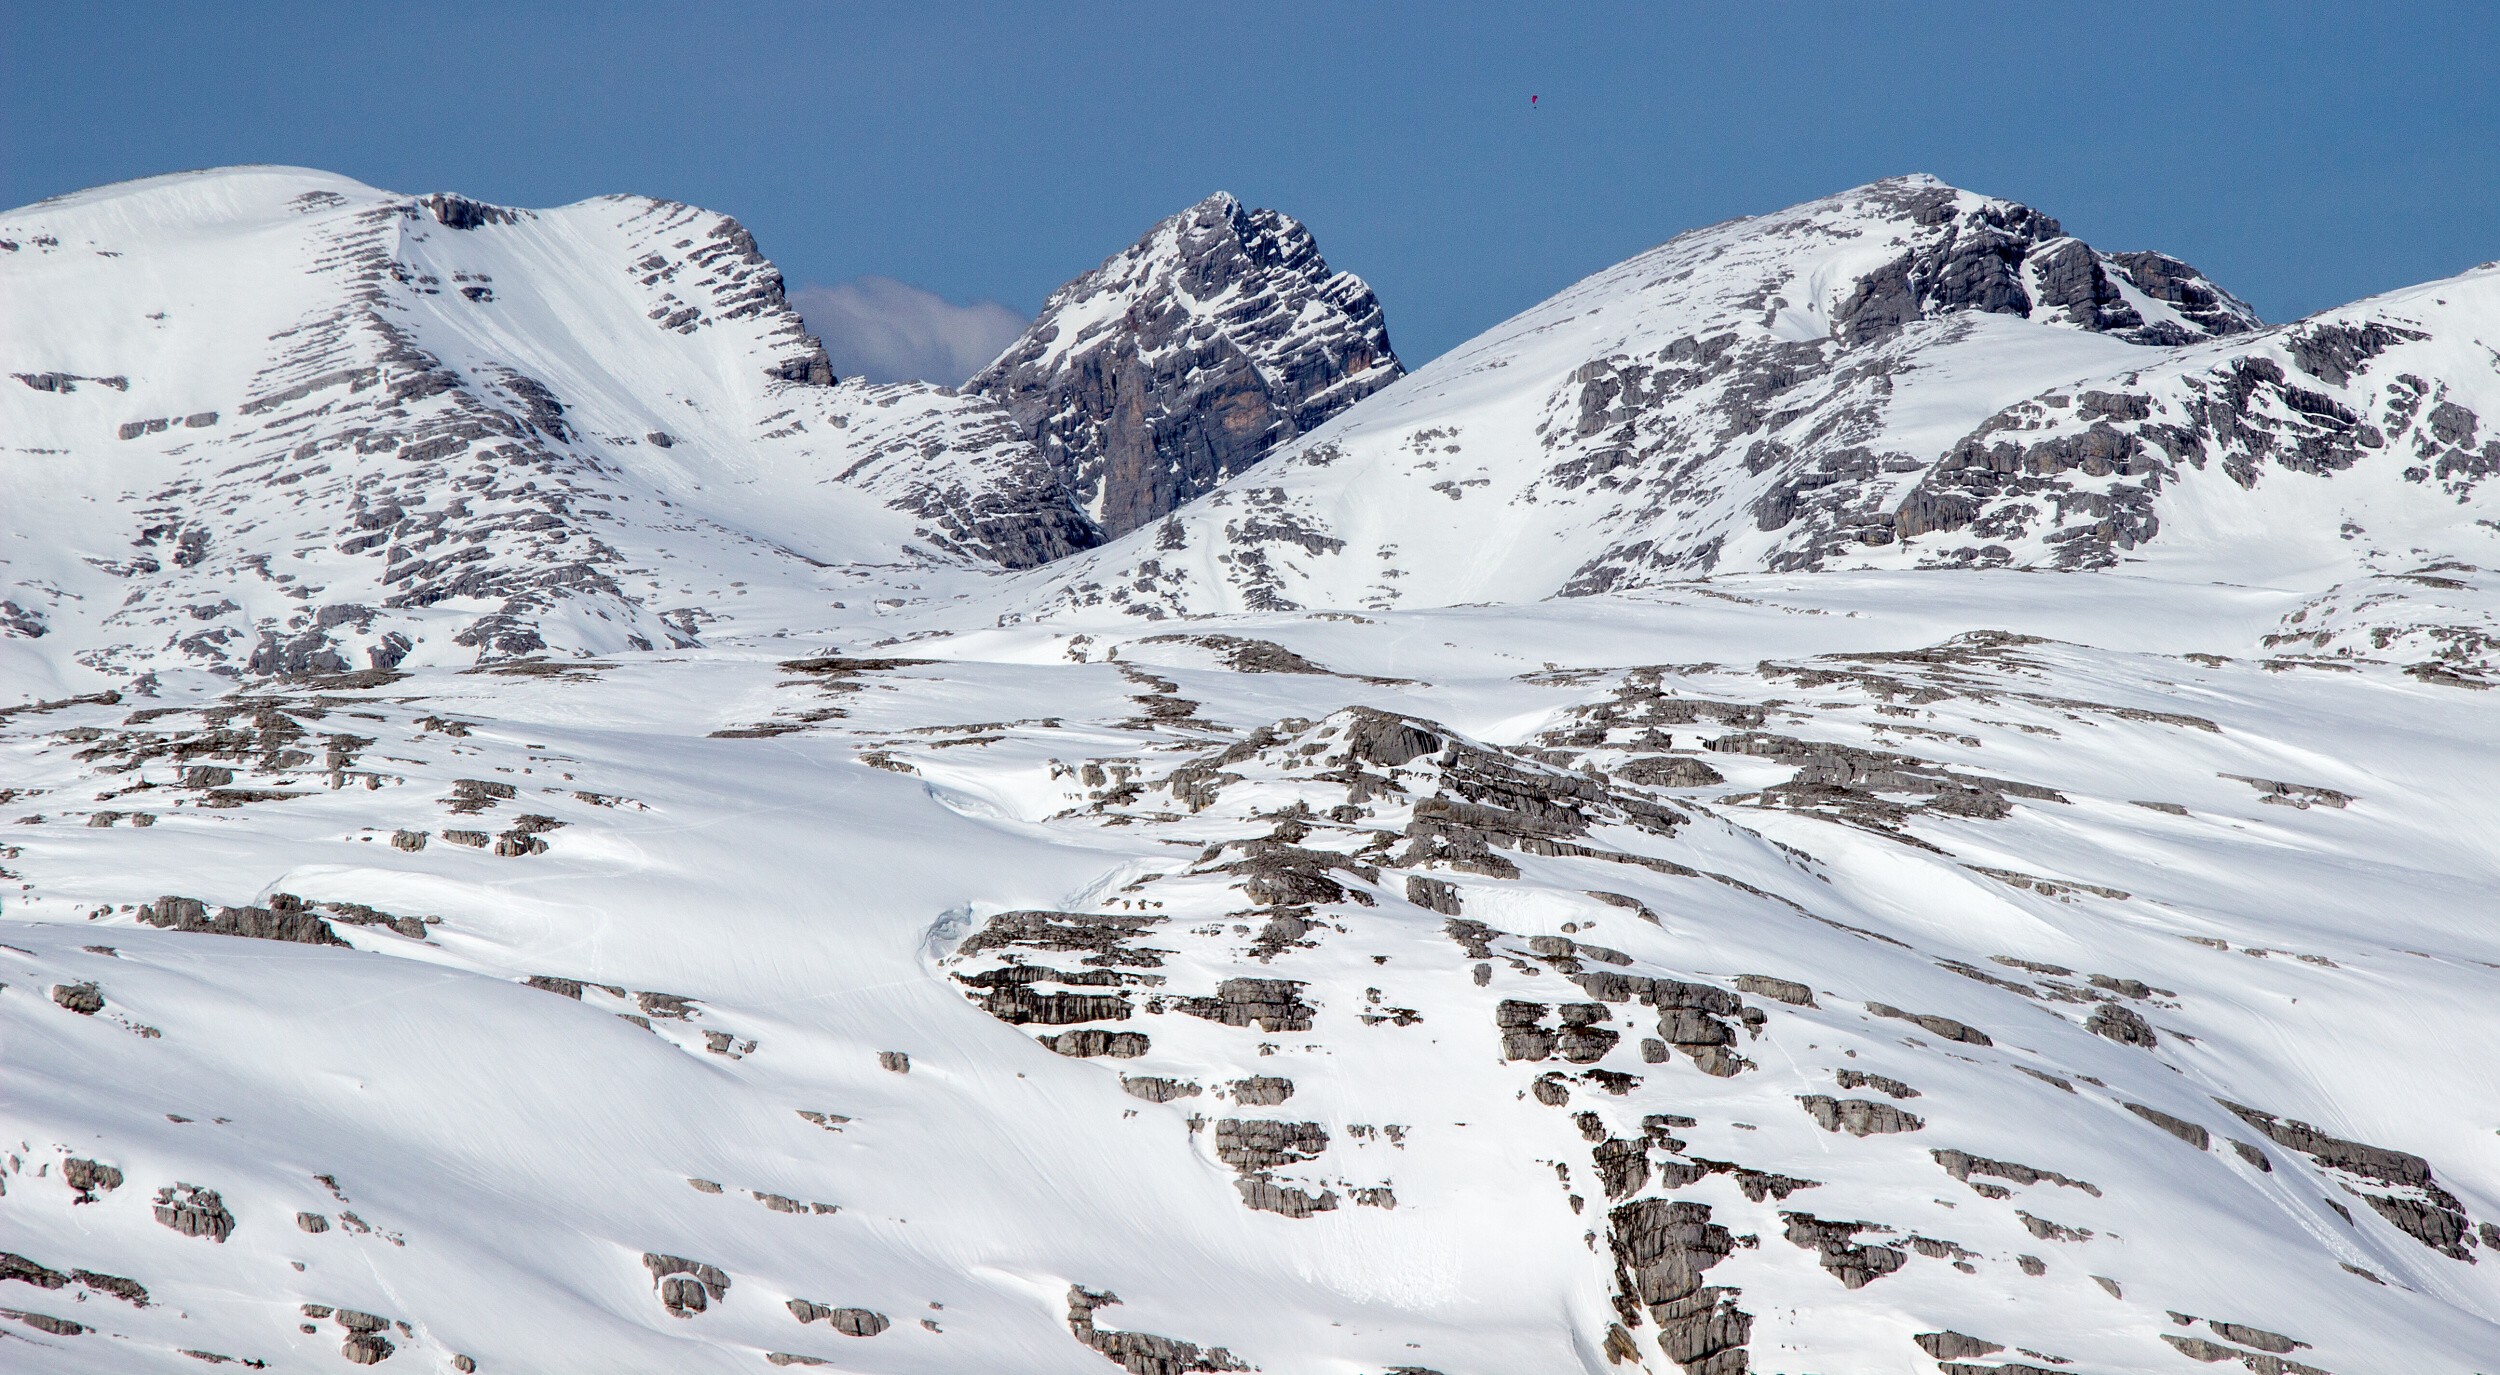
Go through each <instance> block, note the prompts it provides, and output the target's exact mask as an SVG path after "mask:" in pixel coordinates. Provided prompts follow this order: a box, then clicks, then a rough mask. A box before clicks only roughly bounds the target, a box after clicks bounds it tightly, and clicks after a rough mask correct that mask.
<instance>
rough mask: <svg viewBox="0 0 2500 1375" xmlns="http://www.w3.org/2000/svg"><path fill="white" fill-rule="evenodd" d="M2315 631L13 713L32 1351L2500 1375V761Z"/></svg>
mask: <svg viewBox="0 0 2500 1375" xmlns="http://www.w3.org/2000/svg"><path fill="white" fill-rule="evenodd" d="M2302 605H2303V599H2302V598H2301V597H2300V596H2299V595H2298V594H2295V593H2289V592H2258V591H2249V590H2232V589H2224V588H2214V587H2204V588H2199V587H2197V586H2195V585H2192V584H2185V583H2168V582H2153V581H2146V580H2139V579H2132V578H2126V577H2120V576H2108V575H2102V576H2090V577H2086V576H2068V577H2065V578H2057V579H2043V578H2041V577H2039V576H2037V575H2025V574H2020V573H2015V572H2010V571H2007V572H1989V571H1985V570H1962V571H1955V572H1948V573H1924V574H1888V575H1843V574H1828V573H1827V574H1818V575H1812V576H1799V577H1790V578H1762V577H1755V578H1736V579H1722V580H1719V581H1718V582H1716V583H1713V584H1710V585H1706V586H1694V587H1689V588H1683V589H1672V590H1668V591H1664V592H1661V593H1656V594H1649V595H1647V596H1644V597H1641V598H1620V597H1607V598H1591V599H1581V600H1578V601H1570V602H1560V603H1552V604H1548V605H1546V606H1543V607H1536V608H1510V609H1479V610H1464V611H1447V612H1399V613H1393V614H1388V615H1383V616H1376V617H1368V618H1366V617H1357V616H1350V615H1345V614H1342V613H1331V614H1325V615H1309V616H1298V615H1270V616H1265V617H1256V618H1235V619H1226V620H1214V621H1204V622H1194V623H1191V624H1190V625H1188V626H1186V627H1183V628H1180V629H1177V630H1174V629H1169V628H1147V627H1137V626H1135V625H1134V624H1133V623H1130V622H1126V621H1125V620H1124V619H1121V618H1111V619H1107V620H1103V621H1096V622H1092V623H1086V624H1082V625H1079V624H1068V625H1053V626H1049V627H1034V626H1016V625H1009V626H1005V627H997V628H975V627H984V626H986V618H984V617H981V616H979V615H978V614H977V613H975V612H974V611H973V610H971V609H970V608H963V609H956V608H954V607H953V606H952V604H951V603H947V602H937V603H931V604H929V605H928V606H926V607H923V608H918V609H914V608H909V607H906V608H902V609H899V610H885V611H880V610H878V609H875V608H872V607H868V606H866V605H862V606H859V607H856V608H854V609H852V610H850V611H848V612H845V613H843V615H844V616H845V617H847V619H846V620H844V621H843V622H842V623H841V624H839V625H836V626H833V627H831V628H829V630H828V631H827V634H828V635H829V636H831V638H829V639H826V640H822V641H815V642H809V641H799V640H788V639H780V640H776V639H773V638H769V637H766V638H761V639H758V640H754V641H731V642H727V643H714V644H713V645H711V646H709V647H707V648H703V649H688V650H681V651H675V652H670V653H659V654H650V655H631V656H620V657H616V658H610V659H582V660H555V659H543V658H542V659H538V660H532V661H525V662H518V663H511V664H505V665H501V666H497V667H493V668H490V669H487V670H475V671H469V672H454V671H451V670H448V669H441V668H416V667H413V666H403V668H402V670H400V671H399V672H397V673H390V674H370V673H369V674H365V675H361V676H358V675H335V676H333V677H332V678H330V679H327V680H323V681H317V682H315V681H301V680H299V681H286V680H254V681H252V682H249V683H245V684H242V685H237V684H234V683H232V682H230V681H228V680H225V679H222V678H219V677H217V676H215V675H212V674H209V673H206V672H203V671H201V670H199V669H197V668H190V667H184V666H181V665H180V664H179V663H178V662H176V663H173V664H169V665H168V667H166V668H165V669H163V670H160V671H159V672H158V674H157V677H156V679H155V680H154V682H153V683H152V684H150V685H149V686H150V687H151V688H152V689H153V694H154V695H152V696H151V695H147V694H146V693H144V692H142V691H139V690H136V689H133V688H131V687H129V686H127V685H124V686H123V687H120V688H118V689H115V688H107V687H104V686H101V685H100V684H99V685H97V686H95V687H94V688H93V690H91V691H88V692H86V693H83V694H81V695H79V697H78V698H77V699H76V700H71V699H68V698H62V699H55V700H52V701H47V702H41V703H32V704H29V705H25V706H21V707H16V708H11V709H9V710H8V711H7V713H6V715H5V716H0V759H4V760H5V761H6V762H5V764H4V765H0V769H4V770H5V773H4V774H0V776H5V777H6V778H7V780H8V786H9V793H8V798H7V803H6V809H7V812H8V819H9V820H10V821H12V822H14V823H16V824H13V825H10V826H9V827H8V831H7V835H6V841H7V849H6V850H5V851H4V852H0V854H5V859H4V860H0V865H5V868H6V870H7V871H8V872H7V882H8V891H7V895H6V902H5V908H4V911H0V915H4V916H5V919H6V922H7V930H6V931H5V932H4V933H0V984H5V987H4V988H0V1037H5V1039H6V1044H7V1045H8V1046H9V1048H10V1049H9V1053H8V1054H7V1056H5V1057H0V1075H4V1076H5V1078H6V1084H5V1087H4V1088H0V1103H4V1104H5V1105H6V1106H5V1109H0V1118H4V1119H5V1120H4V1121H0V1128H4V1130H0V1136H5V1138H6V1139H5V1142H4V1143H0V1144H5V1146H6V1148H7V1149H6V1160H5V1173H0V1184H4V1185H5V1192H4V1193H0V1252H5V1253H6V1254H5V1255H4V1256H0V1308H5V1309H6V1310H7V1313H8V1314H9V1315H10V1317H11V1318H12V1319H13V1321H11V1322H9V1323H8V1325H7V1327H6V1328H5V1329H4V1330H6V1331H8V1332H9V1333H10V1336H9V1337H8V1338H6V1341H7V1344H8V1347H9V1349H13V1350H17V1351H19V1352H20V1362H21V1363H23V1362H25V1361H28V1360H32V1361H35V1362H36V1363H37V1364H40V1365H41V1366H42V1368H45V1369H59V1370H64V1371H78V1370H96V1371H104V1370H111V1371H123V1370H134V1369H155V1368H166V1369H189V1368H193V1361H192V1360H191V1359H187V1358H186V1357H185V1355H184V1353H194V1352H197V1353H207V1356H208V1357H228V1358H232V1359H234V1360H238V1361H245V1360H248V1361H259V1362H266V1363H267V1365H266V1368H269V1369H278V1370H297V1369H301V1370H313V1369H323V1368H330V1367H332V1366H334V1365H336V1364H338V1363H341V1362H364V1363H372V1362H376V1361H379V1362H382V1363H385V1364H387V1365H388V1366H389V1367H390V1368H397V1366H398V1365H401V1364H409V1365H410V1366H411V1368H420V1367H421V1368H427V1369H437V1368H458V1369H468V1368H471V1366H472V1365H473V1366H474V1368H476V1369H478V1370H486V1371H492V1370H505V1369H588V1368H598V1369H642V1368H662V1367H665V1368H669V1369H678V1370H711V1369H719V1370H736V1369H749V1368H754V1367H756V1366H758V1365H759V1364H760V1363H764V1362H771V1363H774V1364H778V1365H784V1366H788V1365H807V1364H812V1363H817V1362H823V1363H827V1364H829V1365H830V1366H831V1367H832V1368H871V1369H884V1370H895V1371H910V1370H927V1371H954V1370H965V1369H1015V1370H1065V1371H1069V1372H1071V1373H1072V1375H1081V1373H1082V1372H1087V1371H1100V1370H1110V1369H1114V1368H1120V1367H1125V1368H1127V1369H1131V1370H1154V1371H1172V1372H1179V1371H1194V1370H1213V1371H1220V1370H1234V1369H1258V1370H1271V1371H1281V1370H1305V1369H1323V1368H1343V1369H1348V1370H1360V1371H1373V1372H1387V1371H1391V1370H1405V1371H1424V1370H1430V1371H1438V1372H1443V1375H1462V1372H1476V1371H1497V1370H1522V1369H1544V1370H1550V1369H1572V1370H1589V1371H1596V1370H1606V1369H1623V1370H1639V1369H1647V1370H1653V1371H1660V1372H1678V1373H1679V1375H1689V1373H1690V1372H1705V1371H1706V1372H1714V1373H1717V1375H1725V1373H1726V1372H1734V1371H1741V1370H1765V1371H1767V1370H1792V1369H1835V1368H1850V1369H1898V1370H1903V1371H1914V1370H1937V1369H1941V1370H1943V1371H1947V1372H1952V1375H1969V1372H1972V1371H1985V1370H2015V1371H2023V1370H2026V1369H2051V1368H2055V1369H2072V1370H2078V1371H2118V1370H2166V1369H2174V1368H2176V1369H2196V1368H2199V1367H2198V1366H2197V1365H2196V1362H2198V1361H2211V1362H2237V1363H2239V1364H2240V1365H2243V1366H2246V1367H2247V1368H2248V1369H2251V1370H2260V1371H2302V1370H2323V1371H2332V1372H2337V1375H2353V1373H2354V1372H2374V1371H2380V1370H2389V1369H2403V1370H2408V1371H2423V1372H2457V1373H2458V1375H2465V1373H2466V1372H2470V1371H2473V1370H2476V1369H2479V1368H2481V1366H2480V1364H2479V1363H2480V1362H2481V1360H2482V1359H2483V1357H2484V1356H2485V1355H2487V1354H2488V1352H2489V1351H2491V1350H2492V1349H2494V1345H2495V1343H2500V1289H2495V1288H2494V1284H2495V1280H2494V1279H2493V1273H2494V1272H2493V1269H2492V1265H2491V1264H2490V1262H2491V1261H2492V1259H2493V1256H2492V1255H2491V1251H2492V1248H2493V1247H2494V1246H2495V1245H2500V1227H2495V1225H2494V1224H2495V1223H2500V1175H2496V1174H2495V1173H2494V1170H2493V1166H2492V1161H2493V1156H2492V1153H2491V1152H2490V1151H2489V1150H2488V1149H2487V1144H2488V1140H2489V1131H2490V1124H2489V1123H2488V1122H2485V1121H2483V1120H2482V1119H2481V1116H2480V1115H2479V1113H2478V1111H2477V1109H2476V1106H2475V1105H2476V1104H2478V1103H2481V1102H2483V1101H2484V1100H2485V1099H2486V1098H2487V1094H2486V1093H2485V1091H2484V1088H2485V1083H2486V1081H2487V1080H2488V1077H2489V1065H2488V1058H2489V1057H2488V1056H2487V1055H2485V1054H2483V1053H2482V1051H2481V1050H2480V1049H2478V1048H2480V1047H2486V1046H2488V1045H2490V1044H2491V1043H2492V1042H2493V1040H2494V1037H2495V1035H2500V1029H2495V1024H2494V1020H2493V1018H2494V1012H2493V1008H2494V1007H2495V1006H2500V1003H2495V1001H2494V1000H2493V999H2492V998H2491V996H2490V992H2491V988H2492V982H2491V981H2492V977H2493V976H2492V973H2491V970H2492V969H2493V968H2494V967H2495V965H2494V962H2495V961H2500V948H2494V946H2493V942H2492V939H2491V933H2490V931H2489V929H2488V928H2489V922H2488V920H2487V918H2488V893H2489V892H2490V891H2491V889H2492V886H2493V882H2494V879H2495V877H2496V876H2495V874H2494V871H2493V862H2492V859H2491V856H2490V853H2489V847H2488V846H2486V845H2484V844H2482V843H2481V842H2480V839H2479V837H2480V836H2481V835H2482V834H2484V833H2485V832H2486V831H2487V830H2488V827H2489V824H2490V822H2491V821H2492V820H2493V819H2494V818H2493V817H2492V815H2491V812H2492V801H2491V799H2490V797H2489V796H2488V795H2487V792H2488V790H2487V789H2484V788H2482V787H2480V785H2479V781H2478V780H2480V779H2481V778H2483V777H2486V776H2488V775H2489V774H2490V773H2491V772H2492V769H2493V768H2494V767H2495V766H2500V760H2495V759H2493V758H2491V757H2489V756H2490V755H2491V747H2490V741H2489V739H2488V732H2487V731H2484V730H2482V729H2481V722H2482V715H2483V713H2482V712H2481V711H2480V708H2481V706H2482V701H2481V696H2480V694H2478V693H2473V692H2470V691H2460V690H2458V688H2457V687H2456V686H2455V685H2453V684H2451V683H2447V682H2443V681H2437V680H2434V679H2431V678H2426V677H2424V676H2422V675H2408V674H2406V673H2404V672H2402V671H2400V669H2399V667H2398V666H2396V665H2393V664H2373V663H2355V664H2351V665H2348V666H2347V668H2348V671H2343V672H2332V673H2329V672H2319V671H2315V670H2314V669H2311V668H2309V667H2306V666H2305V665H2304V664H2303V662H2302V661H2299V660H2288V661H2287V660H2280V659H2269V658H2265V657H2261V656H2263V655H2264V653H2265V650H2264V649H2263V648H2262V646H2261V641H2262V639H2263V638H2264V637H2265V636H2266V635H2268V634H2270V633H2272V630H2271V628H2272V627H2273V626H2275V625H2277V624H2279V623H2281V621H2282V620H2283V619H2284V618H2285V617H2287V616H2288V615H2290V614H2292V613H2293V612H2295V611H2296V610H2298V609H2299V608H2300V607H2301V606H2302ZM2157 613H2158V614H2157ZM2009 626H2019V627H2021V629H2020V630H2013V629H2008V628H2007V627H2009ZM1150 632H1151V633H1150ZM886 639H892V640H893V642H892V643H881V642H880V641H882V640H886ZM35 643H36V645H37V646H40V645H41V642H40V641H38V642H35ZM62 672H63V673H64V674H70V673H72V672H74V670H73V669H72V668H69V667H65V668H64V669H63V670H62ZM89 681H90V682H93V681H94V680H93V679H92V678H91V679H90V680H89ZM2324 742H2332V747H2331V748H2325V747H2322V745H2323V743H2324ZM1115 1305H1116V1306H1115ZM463 1362H466V1364H464V1363H463ZM1935 1362H1944V1363H1945V1364H1943V1365H1941V1366H1939V1365H1937V1364H1935Z"/></svg>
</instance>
